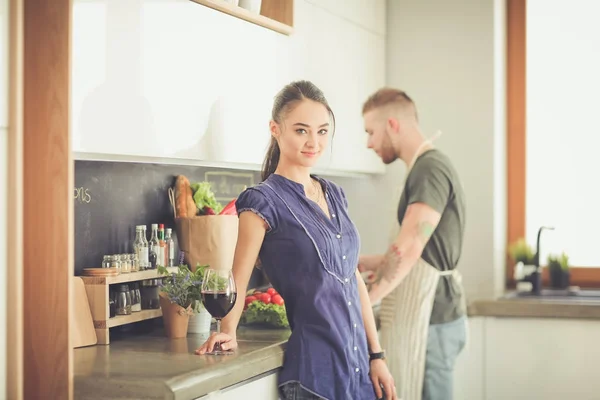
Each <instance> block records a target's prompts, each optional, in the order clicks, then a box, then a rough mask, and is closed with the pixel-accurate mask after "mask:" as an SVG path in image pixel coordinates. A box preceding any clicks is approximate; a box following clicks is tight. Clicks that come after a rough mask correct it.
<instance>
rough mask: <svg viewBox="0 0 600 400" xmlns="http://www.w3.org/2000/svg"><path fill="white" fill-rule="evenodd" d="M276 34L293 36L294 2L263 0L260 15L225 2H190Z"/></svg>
mask: <svg viewBox="0 0 600 400" xmlns="http://www.w3.org/2000/svg"><path fill="white" fill-rule="evenodd" d="M190 1H193V2H194V3H198V4H202V5H204V6H207V7H210V8H214V9H215V10H218V11H221V12H224V13H226V14H229V15H233V16H234V17H237V18H240V19H243V20H244V21H248V22H251V23H253V24H256V25H260V26H263V27H265V28H267V29H271V30H273V31H275V32H279V33H283V34H284V35H291V34H292V32H293V31H294V0H262V5H261V7H260V14H254V13H252V12H250V11H248V10H246V9H245V8H242V7H239V6H235V5H233V4H231V3H228V2H226V1H225V0H190Z"/></svg>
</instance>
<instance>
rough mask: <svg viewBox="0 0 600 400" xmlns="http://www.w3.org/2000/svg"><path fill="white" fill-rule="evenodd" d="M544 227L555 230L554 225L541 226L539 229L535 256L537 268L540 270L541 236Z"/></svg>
mask: <svg viewBox="0 0 600 400" xmlns="http://www.w3.org/2000/svg"><path fill="white" fill-rule="evenodd" d="M544 229H547V230H549V231H553V230H554V227H553V226H540V229H539V230H538V234H537V243H536V244H535V245H536V253H535V256H534V261H535V270H536V271H537V270H539V269H540V255H541V254H542V252H541V251H540V236H542V231H543V230H544Z"/></svg>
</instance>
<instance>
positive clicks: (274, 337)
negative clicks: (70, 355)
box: [74, 328, 290, 400]
mask: <svg viewBox="0 0 600 400" xmlns="http://www.w3.org/2000/svg"><path fill="white" fill-rule="evenodd" d="M289 334H290V332H289V330H255V329H248V328H240V329H238V345H239V347H238V349H237V351H236V352H235V353H234V354H233V355H227V356H209V355H204V356H197V355H195V354H194V350H195V349H196V348H197V347H198V346H200V345H201V344H202V343H204V341H205V340H206V337H207V335H199V334H188V337H187V338H185V339H168V338H167V337H165V336H164V334H163V332H162V330H158V331H157V332H155V333H152V334H147V335H140V336H130V337H127V338H121V339H119V340H115V341H112V343H111V344H110V345H106V346H105V345H96V346H90V347H83V348H78V349H75V350H74V376H75V387H74V394H75V396H74V398H76V399H90V400H93V399H174V400H180V399H196V398H198V397H200V396H203V395H206V394H208V393H211V392H214V391H217V390H220V389H223V388H226V387H228V386H231V385H235V384H238V383H240V382H243V381H246V380H248V379H252V378H254V377H256V376H259V375H261V374H263V373H265V372H268V371H273V370H276V369H278V368H279V367H281V365H282V362H283V352H284V350H285V346H286V343H287V339H288V337H289Z"/></svg>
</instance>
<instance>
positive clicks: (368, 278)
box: [358, 254, 383, 283]
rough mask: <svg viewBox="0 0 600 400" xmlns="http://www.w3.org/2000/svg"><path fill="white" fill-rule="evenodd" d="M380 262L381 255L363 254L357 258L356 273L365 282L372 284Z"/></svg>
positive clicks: (381, 259)
mask: <svg viewBox="0 0 600 400" xmlns="http://www.w3.org/2000/svg"><path fill="white" fill-rule="evenodd" d="M382 262H383V255H380V254H363V255H361V256H360V257H359V258H358V271H359V272H360V274H361V277H362V278H363V279H364V280H365V282H367V283H371V282H373V280H374V279H375V276H376V274H377V270H378V269H379V267H380V266H381V263H382Z"/></svg>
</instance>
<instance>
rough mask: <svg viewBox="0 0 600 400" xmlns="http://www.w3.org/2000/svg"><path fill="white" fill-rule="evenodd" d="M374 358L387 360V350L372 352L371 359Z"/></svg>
mask: <svg viewBox="0 0 600 400" xmlns="http://www.w3.org/2000/svg"><path fill="white" fill-rule="evenodd" d="M373 360H385V351H380V352H379V353H370V354H369V361H373Z"/></svg>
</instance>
